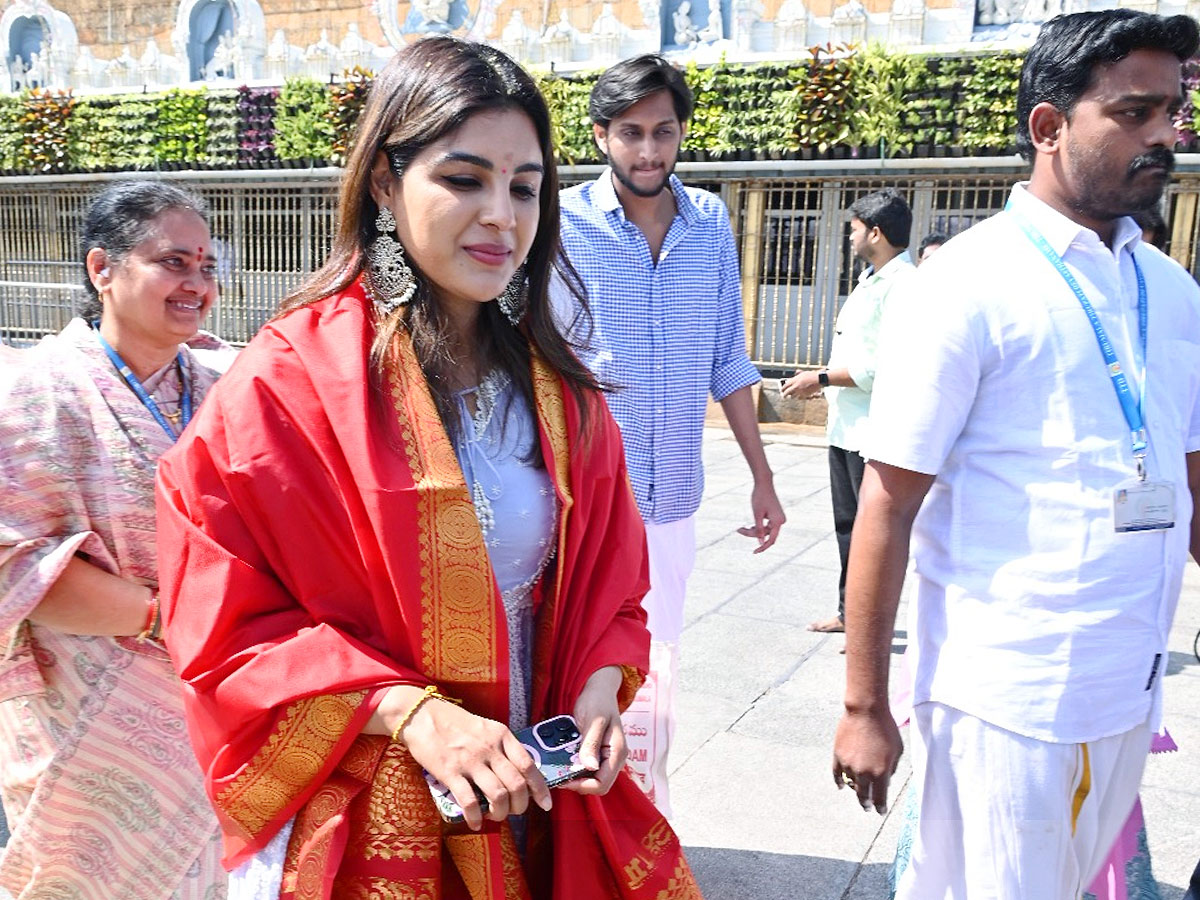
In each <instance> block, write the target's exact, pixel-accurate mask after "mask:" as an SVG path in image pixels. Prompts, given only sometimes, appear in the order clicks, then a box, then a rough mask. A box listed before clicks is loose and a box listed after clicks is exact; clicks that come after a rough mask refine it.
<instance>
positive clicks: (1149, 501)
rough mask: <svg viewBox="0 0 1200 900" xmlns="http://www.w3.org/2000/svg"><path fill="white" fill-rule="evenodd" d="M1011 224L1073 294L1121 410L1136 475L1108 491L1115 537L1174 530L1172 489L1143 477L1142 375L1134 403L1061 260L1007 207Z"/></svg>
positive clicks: (1142, 320)
mask: <svg viewBox="0 0 1200 900" xmlns="http://www.w3.org/2000/svg"><path fill="white" fill-rule="evenodd" d="M1008 212H1009V214H1010V215H1011V216H1012V217H1013V219H1014V220H1015V221H1016V223H1017V224H1018V225H1019V226H1020V227H1021V230H1022V231H1024V232H1025V235H1026V237H1028V238H1029V239H1030V240H1031V241H1032V242H1033V244H1034V246H1036V247H1037V248H1038V250H1039V251H1040V252H1041V254H1042V255H1043V256H1044V257H1046V260H1047V261H1048V262H1049V263H1050V264H1051V265H1052V266H1054V268H1055V270H1057V272H1058V274H1059V275H1061V276H1062V278H1063V281H1065V282H1066V283H1067V287H1069V288H1070V289H1071V292H1072V293H1074V294H1075V298H1076V299H1077V300H1078V301H1079V305H1080V306H1081V307H1083V311H1084V313H1085V314H1086V315H1087V318H1088V322H1090V323H1091V326H1092V330H1093V331H1094V332H1095V334H1096V342H1097V343H1098V344H1099V345H1100V353H1101V355H1102V356H1103V357H1104V365H1105V366H1106V367H1107V368H1108V374H1109V378H1111V379H1112V384H1113V390H1115V391H1116V393H1117V401H1118V402H1119V403H1120V404H1121V412H1122V413H1124V415H1125V422H1126V423H1127V424H1128V425H1129V435H1130V444H1131V446H1132V448H1133V458H1134V461H1135V463H1136V465H1137V475H1136V477H1133V478H1128V479H1126V480H1124V481H1122V482H1121V483H1120V484H1118V485H1117V486H1116V487H1115V488H1114V489H1113V528H1114V529H1115V530H1116V531H1118V532H1129V531H1161V530H1163V529H1167V528H1174V527H1175V485H1174V484H1172V483H1171V482H1169V481H1162V480H1159V479H1152V478H1147V477H1146V451H1147V447H1148V445H1149V441H1148V438H1147V435H1146V426H1145V422H1144V420H1143V417H1142V402H1143V399H1144V398H1145V395H1146V374H1147V373H1146V371H1145V370H1143V373H1142V397H1141V398H1137V399H1135V398H1134V395H1133V390H1132V389H1131V388H1130V387H1129V380H1128V379H1127V378H1126V377H1125V372H1124V370H1123V369H1122V368H1121V362H1120V360H1119V359H1117V352H1116V350H1115V349H1114V348H1113V345H1112V341H1111V340H1110V339H1109V337H1108V333H1107V332H1106V331H1105V330H1104V326H1103V324H1101V322H1100V317H1099V316H1098V315H1096V310H1095V308H1094V307H1093V306H1092V303H1091V301H1090V300H1088V297H1087V294H1086V293H1084V291H1083V288H1082V287H1080V286H1079V282H1078V281H1077V280H1076V278H1075V276H1074V275H1072V274H1071V270H1070V269H1068V268H1067V264H1066V263H1064V262H1063V260H1062V257H1061V256H1059V255H1058V253H1056V252H1055V250H1054V248H1053V247H1051V246H1050V242H1049V241H1047V240H1046V238H1045V237H1044V236H1043V235H1042V233H1041V232H1040V231H1038V230H1037V229H1036V228H1034V227H1033V225H1032V224H1030V223H1029V222H1027V221H1025V219H1024V218H1023V217H1022V216H1021V215H1020V214H1019V213H1017V212H1015V211H1014V210H1013V209H1011V207H1010V208H1009V210H1008ZM1130 259H1131V260H1132V261H1133V271H1134V274H1135V275H1136V276H1137V290H1138V337H1139V339H1140V340H1141V344H1142V360H1143V364H1144V363H1145V360H1146V332H1147V321H1148V318H1149V310H1148V304H1147V298H1146V279H1145V278H1144V277H1143V275H1142V267H1141V266H1139V265H1138V261H1137V257H1136V256H1135V255H1134V254H1133V253H1132V252H1130Z"/></svg>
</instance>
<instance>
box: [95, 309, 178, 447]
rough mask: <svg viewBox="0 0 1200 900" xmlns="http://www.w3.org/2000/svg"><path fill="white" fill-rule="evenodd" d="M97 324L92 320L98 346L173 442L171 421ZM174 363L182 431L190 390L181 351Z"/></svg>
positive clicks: (174, 435)
mask: <svg viewBox="0 0 1200 900" xmlns="http://www.w3.org/2000/svg"><path fill="white" fill-rule="evenodd" d="M98 324H99V323H97V322H93V323H92V328H93V330H94V331H95V332H96V338H97V339H98V340H99V341H100V346H101V347H103V348H104V352H105V353H107V354H108V358H109V360H110V361H111V362H112V364H113V365H114V366H115V367H116V369H117V371H118V372H120V373H121V376H122V377H123V378H124V379H125V381H126V383H127V384H128V385H129V388H130V390H132V391H133V393H134V394H135V395H136V396H137V398H138V399H139V400H141V401H142V405H143V406H144V407H146V409H148V410H149V411H150V415H152V416H154V421H156V422H157V423H158V424H159V426H160V427H161V428H162V430H163V431H165V432H166V433H167V437H169V438H170V439H171V441H172V442H174V441H175V440H177V439H178V435H176V434H175V431H174V430H173V429H172V428H171V423H170V422H168V421H167V418H166V416H164V415H163V414H162V411H161V410H160V409H159V408H158V404H157V403H155V402H154V398H153V397H151V396H150V395H149V394H148V393H147V392H146V389H145V388H144V387H143V386H142V382H141V381H140V380H139V379H138V377H137V376H136V375H134V374H133V370H132V369H131V368H129V366H128V365H126V364H125V360H123V359H121V354H119V353H117V351H116V350H114V349H113V348H112V346H111V345H110V344H109V343H108V341H106V340H105V339H104V335H102V334H101V333H100V329H99V327H97V326H98ZM175 365H177V366H178V367H179V380H180V381H181V382H182V384H181V387H182V391H181V392H180V393H181V397H180V400H179V411H180V416H179V421H180V425H179V430H180V431H183V429H184V428H187V424H188V422H190V421H192V391H191V388H190V387H189V386H188V384H187V381H188V379H187V378H186V377H184V368H185V364H184V361H183V354H182V353H180V354H179V355H177V356H176V357H175Z"/></svg>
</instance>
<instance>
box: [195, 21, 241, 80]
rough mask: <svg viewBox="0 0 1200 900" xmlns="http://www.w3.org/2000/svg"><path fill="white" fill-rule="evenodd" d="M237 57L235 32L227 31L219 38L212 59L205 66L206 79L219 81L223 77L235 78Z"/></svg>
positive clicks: (204, 75) (204, 74)
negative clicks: (234, 40) (234, 39)
mask: <svg viewBox="0 0 1200 900" xmlns="http://www.w3.org/2000/svg"><path fill="white" fill-rule="evenodd" d="M236 57H237V49H236V47H235V46H234V42H233V33H232V32H229V31H227V32H225V33H224V34H223V35H221V36H220V37H219V38H218V39H217V46H216V49H214V50H213V55H212V59H210V60H209V61H208V65H206V66H205V67H204V72H203V77H204V80H205V81H217V80H219V79H222V78H225V79H229V78H233V77H234V74H235V72H236V70H237V65H236Z"/></svg>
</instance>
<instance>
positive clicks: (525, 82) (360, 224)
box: [280, 36, 599, 457]
mask: <svg viewBox="0 0 1200 900" xmlns="http://www.w3.org/2000/svg"><path fill="white" fill-rule="evenodd" d="M506 109H515V110H519V111H521V112H523V113H525V114H526V115H527V116H528V117H529V118H530V120H531V121H532V123H533V126H534V130H535V131H536V132H537V136H538V144H539V145H540V147H541V150H542V164H543V166H544V167H545V177H544V178H543V180H542V185H541V190H540V191H539V194H538V205H539V207H540V214H539V219H538V227H537V232H536V234H535V235H534V239H533V245H532V247H531V248H530V250H529V255H528V257H527V258H526V263H525V270H526V273H527V275H528V278H529V302H528V311H527V312H526V314H525V317H524V319H523V320H522V322H521V324H520V327H514V326H513V325H512V324H510V323H509V321H508V320H507V319H506V318H505V317H504V314H503V313H502V312H501V311H500V309H499V307H498V304H496V303H485V304H483V308H482V313H481V315H480V316H479V321H478V325H477V333H476V335H474V341H473V344H474V348H473V349H474V351H475V352H476V354H477V355H478V357H479V361H480V363H481V371H484V372H486V371H489V370H491V369H500V370H503V371H504V372H506V373H507V374H508V376H509V377H510V378H511V379H512V383H513V384H514V385H515V387H516V388H517V391H518V393H519V396H521V397H522V398H523V399H524V400H525V402H526V403H527V404H528V405H529V408H530V409H532V408H533V379H532V375H531V373H530V347H531V346H532V347H533V348H536V350H537V352H538V353H539V354H540V355H541V356H542V358H543V359H544V360H545V361H546V362H547V363H548V364H549V365H550V367H551V368H553V369H554V370H555V371H556V372H557V373H558V374H559V375H560V376H561V377H562V378H563V380H564V381H565V382H566V385H567V387H568V389H569V390H570V391H571V393H572V394H573V395H574V397H575V400H576V403H577V404H578V406H579V410H580V415H581V418H582V422H583V426H584V429H583V430H584V434H585V435H586V434H587V433H588V424H589V422H590V418H589V415H588V400H587V397H588V394H589V393H590V392H592V391H596V390H599V385H598V383H597V382H596V379H595V377H594V376H593V375H592V374H591V372H589V371H588V370H587V368H586V367H585V366H584V365H583V364H582V363H580V362H579V360H578V359H577V358H576V356H575V354H574V353H573V352H572V351H571V349H570V347H569V346H568V344H567V341H566V340H565V339H564V337H563V336H562V334H561V332H560V331H559V328H558V326H557V325H556V323H555V320H554V316H553V312H552V310H551V305H550V295H549V287H550V278H551V273H552V271H553V270H554V269H556V268H557V269H558V271H559V272H560V274H561V276H562V278H563V280H564V282H565V283H566V285H567V287H568V290H570V291H571V292H572V293H574V294H575V295H576V297H577V298H579V299H582V298H583V296H584V290H583V287H582V284H581V282H580V279H579V277H578V275H576V274H575V272H574V270H573V269H572V268H571V266H570V263H569V262H567V260H566V258H565V256H563V255H562V253H561V249H560V246H559V235H558V229H559V209H558V173H557V170H556V168H555V158H554V148H553V145H552V143H551V138H550V113H549V111H548V109H547V108H546V101H545V100H544V99H543V98H542V95H541V93H540V92H539V91H538V89H537V85H536V84H534V81H533V79H532V78H530V77H529V75H528V73H526V72H525V70H524V69H522V68H521V67H520V66H519V65H517V63H515V62H514V61H513V60H512V59H510V58H509V57H508V56H506V55H505V54H503V53H502V52H500V51H499V50H496V49H495V48H493V47H489V46H487V45H486V44H475V43H470V42H467V41H462V40H459V39H457V38H453V37H448V36H436V37H428V38H425V39H423V40H420V41H417V42H416V43H415V44H413V45H412V46H410V47H407V48H406V49H404V50H402V51H400V52H399V53H398V54H396V56H395V57H393V59H392V61H391V62H389V63H388V65H387V66H386V67H385V68H384V69H383V71H382V72H380V73H379V76H378V77H377V78H376V79H375V81H374V83H373V84H372V86H371V92H370V96H369V97H368V99H367V103H366V106H365V108H364V109H363V112H362V116H361V118H360V119H359V122H358V126H357V130H356V133H355V137H354V145H353V149H352V150H351V153H350V156H349V159H348V160H347V162H346V169H345V173H344V175H343V177H342V186H341V194H340V199H339V203H338V230H337V236H336V237H335V238H334V242H333V248H332V250H331V252H330V254H329V258H328V259H327V260H326V261H325V264H324V265H323V266H321V268H320V269H318V270H317V271H316V272H315V273H313V275H312V276H311V277H310V278H309V279H307V280H306V281H305V283H304V284H303V285H302V286H301V287H300V288H299V289H298V290H297V291H296V292H295V293H293V294H291V295H290V296H288V297H287V298H286V299H285V300H284V301H283V303H282V305H281V307H280V315H284V314H286V313H288V312H290V311H291V310H294V309H297V308H299V307H302V306H306V305H307V304H309V303H313V302H315V301H317V300H320V299H322V298H324V297H327V296H329V295H331V294H335V293H337V292H339V291H342V290H344V289H345V288H347V287H348V286H349V285H350V284H352V283H353V282H354V281H355V279H357V278H358V277H359V275H360V274H361V273H362V271H363V269H364V268H365V266H366V248H367V247H368V246H369V245H370V243H371V242H372V241H373V240H374V239H375V238H376V236H377V232H376V230H375V217H376V216H377V215H378V213H379V208H378V206H377V205H376V204H375V201H374V199H373V198H372V196H371V192H370V184H371V168H372V165H373V163H374V161H375V159H376V155H377V154H378V153H379V152H380V151H385V150H386V152H387V154H388V156H389V158H390V160H391V165H392V168H393V170H394V171H396V172H397V174H398V175H399V176H400V177H403V170H404V166H406V165H407V164H408V163H410V162H411V161H412V159H413V157H415V156H416V155H417V154H418V153H420V152H421V151H422V150H424V149H425V148H426V147H428V146H430V145H431V144H433V143H435V142H436V141H438V140H440V139H441V138H443V137H444V136H445V135H447V134H449V133H450V132H452V131H454V130H456V129H458V128H460V127H462V125H463V124H464V123H465V122H466V121H467V120H468V119H469V118H470V117H471V116H473V115H476V114H478V113H482V112H492V111H500V110H506ZM408 262H409V265H410V266H411V267H412V269H413V272H414V274H415V275H416V277H417V284H418V288H417V292H416V295H415V296H414V298H413V301H412V303H410V304H408V305H407V306H404V307H401V308H400V309H398V310H396V311H395V312H393V313H391V314H390V315H388V316H386V317H383V318H380V319H379V320H378V321H377V323H376V334H375V341H374V343H373V345H372V347H371V364H372V378H373V381H374V387H375V391H376V395H377V397H378V398H379V399H380V400H381V401H383V400H384V399H385V398H386V391H385V386H386V383H387V374H388V370H389V368H390V367H391V366H392V365H394V364H395V361H394V358H393V350H392V348H393V346H394V342H395V337H396V334H397V332H398V331H399V330H400V329H407V331H408V332H409V334H410V335H411V338H412V342H413V348H414V350H415V352H416V355H417V359H418V360H419V361H420V364H421V368H422V370H423V371H424V373H425V378H426V380H427V381H428V382H429V387H430V390H431V391H432V393H433V397H434V401H435V403H436V404H437V407H438V411H439V413H440V414H441V416H442V421H443V422H444V423H445V425H446V427H447V429H450V430H451V431H453V430H455V429H457V428H458V427H459V424H458V416H457V413H456V412H455V406H454V403H453V391H452V389H451V385H453V384H454V381H453V379H452V378H451V377H450V375H451V373H452V369H453V367H454V366H455V365H456V360H455V359H454V355H453V349H454V348H453V345H452V343H451V341H450V340H449V330H448V329H449V323H448V320H447V319H446V317H445V315H444V313H443V312H442V310H441V309H439V306H438V302H437V298H436V297H435V296H434V294H433V292H432V291H431V290H430V284H429V280H428V278H427V277H426V276H425V275H424V274H423V273H422V272H420V271H419V270H418V269H417V267H416V266H415V265H413V261H412V258H411V257H409V259H408ZM539 457H540V454H539Z"/></svg>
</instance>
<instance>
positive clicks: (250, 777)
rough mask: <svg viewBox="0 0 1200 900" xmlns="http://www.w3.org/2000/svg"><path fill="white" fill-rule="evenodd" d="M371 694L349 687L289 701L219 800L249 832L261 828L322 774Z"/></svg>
mask: <svg viewBox="0 0 1200 900" xmlns="http://www.w3.org/2000/svg"><path fill="white" fill-rule="evenodd" d="M366 696H367V692H366V691H350V692H347V693H344V694H322V695H320V696H316V697H305V698H304V699H302V700H297V701H295V702H293V703H290V704H288V706H287V707H286V709H285V710H284V713H283V716H282V717H281V718H280V719H279V721H278V722H276V723H275V729H274V731H272V732H271V735H270V737H268V738H267V741H266V743H264V744H263V746H262V747H261V748H260V749H259V751H258V752H257V753H255V754H254V758H253V759H251V760H250V762H249V763H248V764H247V765H246V767H245V768H244V769H243V770H242V771H241V772H240V773H238V774H237V775H236V776H235V777H234V778H233V780H232V781H231V782H230V783H229V785H228V786H227V787H225V788H224V789H223V790H222V791H221V792H220V793H218V794H217V797H216V805H217V806H218V807H219V808H220V809H222V810H223V811H224V812H225V813H226V815H228V816H229V817H230V818H231V819H233V820H234V821H235V822H237V823H238V824H239V825H240V826H241V827H242V828H244V829H245V830H246V833H247V834H249V835H256V834H258V832H259V831H261V830H262V828H263V827H264V826H265V825H266V824H267V823H268V822H270V821H271V820H272V819H273V818H275V817H276V816H277V815H279V813H280V812H282V811H283V809H284V807H285V806H287V804H288V803H290V802H291V800H292V798H293V797H295V796H296V794H298V793H300V792H301V790H303V789H304V788H305V787H307V786H308V785H309V784H310V783H311V782H312V781H313V779H314V778H316V777H317V774H318V773H319V772H320V771H321V769H322V768H323V767H324V765H325V762H326V760H328V758H329V754H330V752H331V751H332V750H333V747H334V745H335V744H337V743H338V741H339V740H341V738H342V736H343V734H345V731H346V727H347V725H348V724H349V723H350V720H351V719H352V718H353V717H354V713H355V711H356V710H357V709H358V708H359V707H360V706H361V705H362V703H363V700H364V699H365V698H366Z"/></svg>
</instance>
